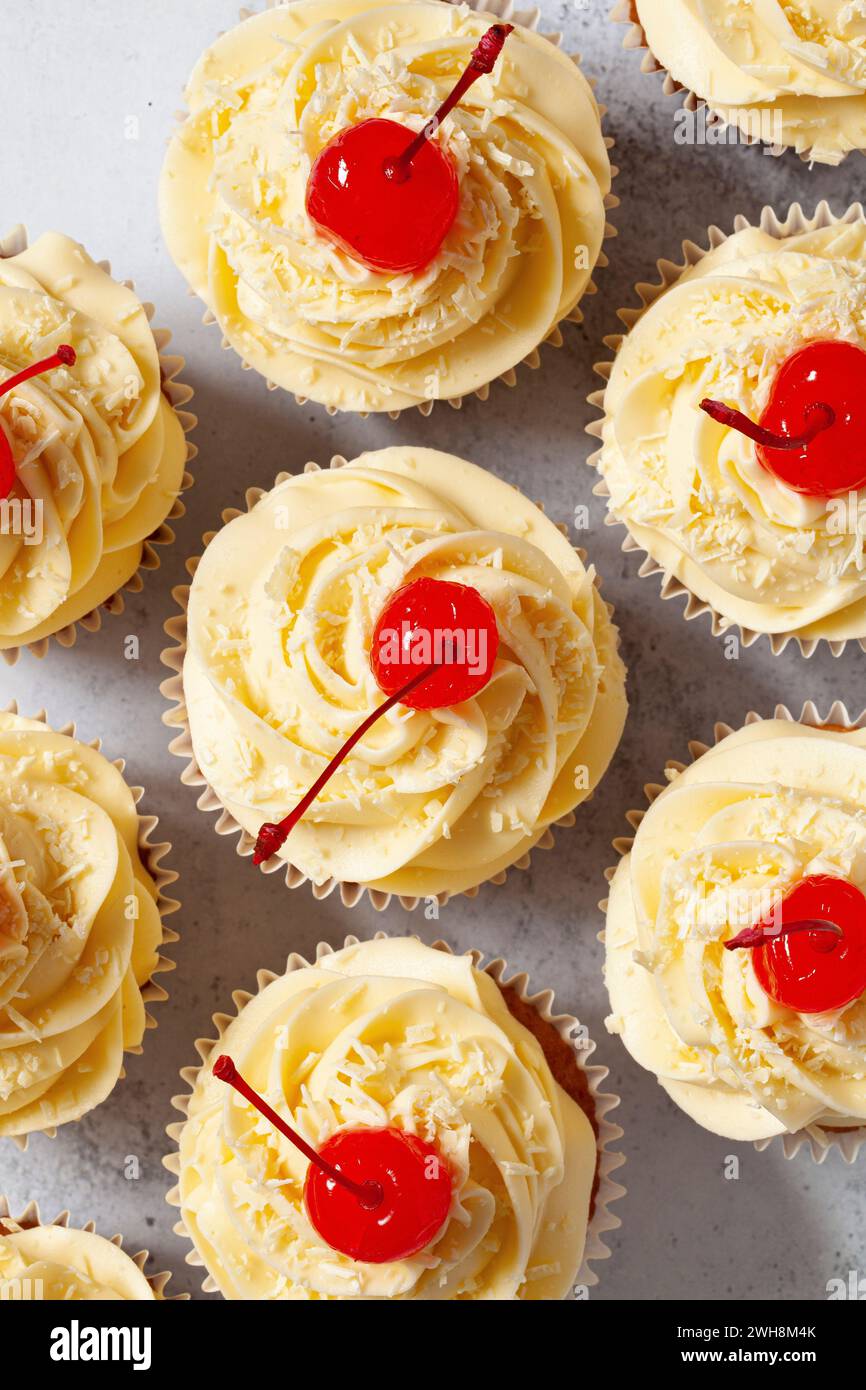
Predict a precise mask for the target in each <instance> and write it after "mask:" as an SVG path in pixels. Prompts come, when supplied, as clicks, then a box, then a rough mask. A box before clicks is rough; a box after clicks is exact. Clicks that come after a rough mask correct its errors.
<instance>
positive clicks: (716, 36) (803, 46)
mask: <svg viewBox="0 0 866 1390" xmlns="http://www.w3.org/2000/svg"><path fill="white" fill-rule="evenodd" d="M637 12H638V15H639V17H640V22H641V24H642V26H643V29H644V32H645V33H646V38H647V44H648V46H649V48H650V50H651V52H652V53H653V55H654V56H655V58H656V59H657V60H658V62H660V63H661V64H662V66H663V67H665V68H667V70H668V72H669V73H670V74H671V76H672V77H674V78H675V79H676V80H677V82H680V83H681V84H682V85H683V86H684V87H687V88H688V89H689V90H690V91H692V92H694V93H695V94H696V95H697V96H699V97H701V98H703V99H704V100H705V101H706V102H707V104H708V105H709V106H710V107H711V108H712V110H714V111H717V112H718V113H719V114H720V115H721V116H722V117H723V118H724V119H725V120H726V121H727V122H728V123H729V124H730V125H733V126H737V127H739V129H740V130H742V131H743V132H744V133H745V134H746V135H747V136H749V137H750V138H752V139H761V140H764V141H766V142H767V143H772V144H775V145H785V146H791V147H793V148H794V149H795V150H796V151H797V152H798V153H799V154H808V156H809V158H810V159H811V160H814V161H815V162H816V163H819V164H839V163H840V162H841V160H842V159H844V158H845V156H846V155H847V154H848V153H849V151H851V150H858V149H859V150H862V149H864V148H866V6H864V4H863V0H637Z"/></svg>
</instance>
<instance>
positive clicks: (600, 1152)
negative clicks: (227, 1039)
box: [163, 931, 626, 1297]
mask: <svg viewBox="0 0 866 1390" xmlns="http://www.w3.org/2000/svg"><path fill="white" fill-rule="evenodd" d="M389 935H390V933H389V932H383V931H380V932H376V934H375V936H374V937H373V940H375V941H381V940H383V939H384V938H386V937H387V936H389ZM416 939H417V938H416ZM359 940H360V939H359V938H358V937H357V936H347V937H346V939H345V941H344V942H343V946H344V947H345V946H357V945H358V944H359ZM433 949H434V950H437V951H445V952H447V953H448V954H449V955H454V954H457V953H456V952H454V951H452V948H451V947H450V946H449V945H448V943H447V942H446V941H434V942H433ZM333 954H334V948H333V947H332V946H330V945H329V944H328V943H327V942H325V941H320V942H319V944H318V946H317V947H316V959H315V962H313V963H315V964H318V962H319V961H321V960H323V959H324V958H325V957H327V956H330V955H333ZM467 954H468V955H470V956H471V957H472V962H473V965H474V966H475V967H476V969H478V970H483V971H484V972H485V974H487V975H489V976H490V977H491V979H493V980H495V982H496V984H497V985H499V986H500V988H503V989H504V988H510V989H513V990H514V991H515V992H516V994H517V996H518V998H519V999H520V1000H521V1001H522V1002H523V1003H524V1004H527V1005H529V1006H530V1007H531V1008H532V1009H534V1010H535V1012H536V1013H537V1014H538V1016H539V1018H540V1019H541V1020H542V1021H543V1022H544V1023H549V1024H550V1025H551V1027H553V1028H555V1029H556V1032H557V1033H558V1034H559V1036H560V1037H561V1038H562V1039H563V1041H565V1042H567V1043H568V1044H569V1046H570V1047H571V1048H572V1050H573V1052H574V1055H575V1057H576V1059H577V1065H578V1067H579V1069H580V1071H581V1073H582V1074H583V1076H584V1078H585V1080H586V1084H587V1087H588V1090H589V1094H590V1096H591V1097H592V1102H593V1106H594V1111H595V1114H594V1118H595V1127H596V1131H597V1132H596V1154H597V1168H596V1189H595V1193H594V1202H593V1209H592V1214H591V1216H590V1219H589V1224H588V1226H587V1233H586V1246H585V1249H584V1255H583V1262H582V1264H581V1266H580V1269H579V1271H578V1274H577V1277H576V1279H575V1281H574V1294H573V1297H577V1296H578V1293H580V1294H581V1295H583V1293H584V1291H585V1290H587V1289H591V1288H595V1286H596V1285H597V1284H598V1282H599V1276H598V1273H597V1272H596V1270H595V1269H594V1268H593V1265H597V1264H599V1263H600V1262H601V1261H603V1260H607V1259H609V1258H610V1254H611V1252H610V1249H609V1248H608V1246H607V1244H606V1242H605V1240H604V1236H605V1235H606V1233H607V1232H608V1231H615V1230H618V1229H619V1227H620V1226H621V1225H622V1222H621V1221H620V1219H619V1217H618V1216H616V1215H615V1214H614V1213H613V1212H612V1211H611V1207H612V1206H613V1204H614V1202H617V1201H619V1200H620V1198H622V1197H624V1196H625V1194H626V1189H625V1188H624V1187H623V1185H622V1183H620V1182H618V1181H617V1180H616V1179H615V1178H614V1176H613V1174H614V1173H615V1172H616V1170H617V1169H618V1168H621V1167H622V1165H623V1164H624V1163H625V1155H624V1154H622V1153H620V1152H619V1150H618V1148H617V1147H616V1145H617V1144H618V1143H619V1141H620V1139H621V1138H622V1136H623V1131H622V1128H621V1127H620V1126H619V1125H618V1124H615V1123H614V1122H613V1121H612V1120H611V1119H610V1118H609V1117H610V1114H611V1112H612V1111H613V1110H615V1109H616V1107H617V1106H618V1105H619V1104H620V1098H619V1096H616V1095H614V1094H613V1093H612V1092H609V1091H603V1090H602V1089H601V1087H602V1084H603V1083H604V1082H605V1081H606V1080H607V1077H608V1075H609V1072H608V1068H607V1067H602V1066H598V1065H590V1064H589V1059H590V1057H591V1056H592V1054H593V1053H594V1052H595V1050H596V1044H595V1043H594V1042H593V1041H592V1040H591V1039H590V1038H588V1037H587V1036H586V1035H585V1030H584V1028H583V1025H582V1024H581V1023H580V1022H579V1020H578V1019H576V1018H575V1017H574V1016H573V1015H572V1014H555V1013H554V1012H553V1003H554V995H553V990H551V989H546V990H538V991H536V992H535V993H530V986H529V976H528V975H527V974H526V972H525V971H521V972H520V973H519V974H516V975H509V974H508V969H509V967H508V963H507V961H505V960H504V959H503V958H502V957H501V956H499V957H497V958H496V959H495V960H491V961H488V963H487V964H486V965H484V964H482V962H483V959H484V956H483V953H482V952H481V951H469V952H467ZM310 964H311V962H310V961H308V960H306V959H305V958H304V957H303V956H301V955H299V954H298V953H297V952H296V951H293V952H292V953H291V954H290V955H289V957H288V959H287V961H286V969H285V972H284V973H286V974H288V973H289V972H290V971H294V970H302V969H304V968H305V967H307V966H309V965H310ZM278 978H279V976H278V975H277V974H275V973H274V971H272V970H260V971H259V972H258V974H257V975H256V989H255V992H254V993H253V992H248V991H246V990H235V992H234V993H233V995H232V1001H233V1003H234V1006H235V1013H234V1015H232V1014H225V1013H218V1014H214V1015H213V1024H214V1027H215V1029H216V1037H215V1038H198V1039H196V1043H195V1048H196V1051H197V1052H198V1054H199V1056H200V1057H201V1064H200V1065H199V1066H192V1067H183V1068H182V1069H181V1073H180V1075H181V1079H182V1081H183V1082H184V1085H185V1086H186V1087H187V1088H188V1093H185V1094H182V1095H177V1096H173V1097H172V1102H171V1103H172V1105H173V1107H174V1109H175V1110H179V1111H180V1113H181V1114H182V1115H183V1116H184V1117H186V1114H187V1109H188V1106H189V1102H190V1099H191V1096H192V1092H193V1089H194V1087H195V1084H196V1078H197V1077H198V1074H199V1072H200V1071H201V1070H202V1067H203V1066H206V1065H207V1063H208V1060H209V1058H210V1057H211V1055H212V1054H213V1052H214V1049H215V1048H218V1047H219V1044H220V1041H221V1039H222V1037H223V1034H224V1033H225V1031H226V1029H227V1028H228V1026H229V1024H230V1023H232V1022H233V1020H234V1018H235V1017H237V1016H238V1015H239V1014H240V1013H241V1012H242V1010H243V1009H244V1007H245V1005H246V1004H248V1003H249V1001H250V1000H251V999H253V998H254V997H255V995H256V994H261V992H262V990H263V989H265V988H266V987H267V986H268V985H269V984H271V983H272V982H273V981H274V980H276V979H278ZM184 1122H185V1118H184V1120H180V1121H176V1122H175V1123H174V1124H170V1125H168V1126H167V1128H166V1134H167V1135H168V1136H169V1138H170V1139H171V1140H172V1142H173V1143H174V1144H175V1146H176V1148H175V1149H174V1150H173V1151H172V1152H171V1153H170V1154H168V1155H167V1156H166V1157H165V1158H164V1159H163V1164H164V1166H165V1167H166V1168H167V1169H168V1170H169V1172H170V1173H173V1174H174V1176H175V1177H179V1176H180V1136H181V1132H182V1130H183V1126H184ZM166 1201H167V1202H168V1203H169V1205H170V1206H173V1207H180V1205H181V1202H180V1191H179V1188H178V1187H177V1186H175V1187H173V1188H172V1189H171V1190H170V1191H169V1192H168V1193H166ZM173 1229H174V1232H175V1234H176V1235H179V1236H182V1237H184V1239H186V1240H189V1241H191V1237H190V1234H189V1232H188V1231H187V1229H186V1227H185V1225H184V1224H183V1221H182V1220H180V1221H178V1222H177V1224H176V1225H175V1226H174V1228H173ZM185 1259H186V1263H187V1264H188V1265H192V1266H194V1267H195V1268H199V1269H206V1266H205V1262H204V1260H203V1259H202V1257H201V1256H200V1255H199V1253H198V1251H197V1250H196V1249H195V1247H193V1249H192V1250H191V1251H190V1252H189V1253H188V1254H187V1255H186V1257H185ZM202 1290H203V1292H204V1293H219V1288H218V1286H217V1284H216V1282H215V1281H214V1279H213V1278H212V1277H211V1275H210V1274H207V1275H206V1277H205V1279H204V1281H203V1283H202Z"/></svg>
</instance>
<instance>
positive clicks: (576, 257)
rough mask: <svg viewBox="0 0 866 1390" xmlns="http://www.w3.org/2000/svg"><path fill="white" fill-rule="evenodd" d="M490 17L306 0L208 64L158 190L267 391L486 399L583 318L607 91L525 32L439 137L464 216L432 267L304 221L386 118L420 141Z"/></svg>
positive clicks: (263, 21) (194, 268)
mask: <svg viewBox="0 0 866 1390" xmlns="http://www.w3.org/2000/svg"><path fill="white" fill-rule="evenodd" d="M490 20H491V17H490V16H485V15H479V14H476V13H474V12H473V11H471V10H470V9H469V8H468V7H467V6H465V5H452V4H445V3H439V0H424V3H421V2H420V0H399V2H398V3H389V4H383V5H375V4H371V3H370V0H297V2H296V3H294V4H290V5H281V6H279V7H278V8H276V9H269V10H268V11H267V12H266V13H263V14H256V15H253V16H251V17H250V18H248V19H246V20H245V21H244V23H242V24H241V25H240V26H239V27H238V28H236V29H233V30H231V32H230V33H228V34H225V35H223V37H222V38H220V39H219V40H218V41H217V42H216V43H215V44H214V45H213V47H212V48H210V49H208V51H207V52H206V53H205V54H204V56H203V57H202V59H201V60H200V62H199V64H198V66H197V67H196V69H195V71H194V72H193V74H192V77H191V79H190V82H189V84H188V87H187V90H186V99H187V104H188V106H189V112H190V114H189V117H188V119H187V120H186V121H185V122H184V123H183V124H182V125H181V127H180V128H179V130H178V132H177V134H176V135H175V136H174V138H173V140H172V143H171V146H170V149H169V153H168V157H167V160H166V163H165V168H164V172H163V178H162V184H161V195H160V203H161V215H162V224H163V230H164V234H165V238H166V241H167V243H168V247H169V250H170V252H171V254H172V256H173V257H174V259H175V261H176V262H177V264H178V266H179V267H180V269H181V270H182V271H183V273H184V275H185V276H186V278H187V280H188V281H189V283H190V285H191V286H192V287H193V289H194V290H195V291H196V293H197V294H199V295H200V296H201V298H202V299H203V300H204V301H205V303H206V304H207V306H208V308H209V309H210V310H211V311H212V312H213V313H214V314H215V315H216V318H217V320H218V321H219V324H220V327H221V328H222V330H223V333H224V335H225V337H226V338H227V339H228V341H229V343H231V345H232V346H233V347H234V348H235V350H236V351H237V352H238V353H240V355H241V356H242V357H243V358H244V360H245V361H246V362H248V363H249V364H250V365H251V366H253V367H255V368H256V369H257V370H258V371H259V372H261V373H263V374H264V375H265V376H266V377H267V378H268V379H269V380H270V381H273V382H275V383H276V384H277V385H278V386H282V387H284V388H286V389H287V390H290V391H293V392H295V393H296V394H297V395H300V396H302V397H310V398H311V399H313V400H315V401H319V402H320V403H322V404H324V405H327V406H330V407H334V408H338V409H342V410H363V411H368V410H369V411H381V410H389V411H394V410H400V409H403V408H404V407H407V406H412V405H419V404H423V403H424V402H428V401H431V400H437V399H450V398H455V397H459V396H462V395H464V394H466V393H468V392H472V391H475V390H477V389H479V388H481V387H483V386H485V385H486V384H487V383H488V382H490V381H492V380H493V379H494V378H495V377H497V376H499V375H500V374H502V373H504V372H506V371H508V370H510V369H511V368H512V367H514V366H515V365H516V364H517V363H518V362H520V361H521V360H522V359H523V358H524V357H526V356H527V354H529V353H531V352H532V351H533V350H534V349H535V348H536V347H538V345H539V344H540V343H541V342H543V341H544V339H545V338H547V337H548V336H549V335H550V333H551V332H552V331H553V329H554V328H555V327H556V325H557V323H558V322H559V321H560V320H561V319H563V318H564V317H566V316H567V315H568V314H570V313H571V312H572V310H573V309H574V308H575V306H576V305H577V303H578V300H579V299H580V297H581V295H582V294H583V292H584V290H585V289H586V286H587V284H588V281H589V277H590V274H591V272H592V268H593V267H594V265H595V264H596V261H597V260H598V256H599V252H600V249H601V243H602V238H603V236H604V228H605V198H606V196H607V194H608V193H609V191H610V180H611V172H610V162H609V159H608V154H607V148H606V145H605V141H604V138H603V136H602V133H601V125H600V117H599V110H598V106H597V104H596V101H595V98H594V96H593V94H592V90H591V88H590V86H589V84H588V82H587V81H586V79H585V78H584V77H583V75H582V73H581V72H580V69H579V68H578V67H577V65H576V64H575V63H574V62H573V61H572V60H571V59H570V58H568V57H567V56H566V55H564V54H563V53H561V52H559V50H558V49H557V48H556V46H555V45H554V44H553V43H551V42H549V41H548V40H547V39H545V38H543V37H540V36H539V35H537V34H535V33H533V32H531V31H530V30H528V29H524V28H522V27H520V26H518V27H517V28H516V30H515V32H514V33H513V34H512V35H511V36H510V37H509V40H508V43H507V44H506V46H505V51H504V53H503V56H502V58H501V59H500V61H499V62H498V63H497V66H496V69H495V71H494V72H493V74H491V75H490V76H489V77H484V78H482V79H481V80H480V81H478V82H476V83H475V84H474V85H473V86H472V88H471V90H470V92H469V93H468V94H467V96H466V98H465V99H464V101H463V102H461V104H460V105H459V106H458V107H457V108H456V109H455V110H454V111H453V112H452V113H451V115H450V116H449V117H448V118H447V119H446V120H445V122H444V123H443V125H442V127H441V130H440V133H439V135H438V136H437V138H438V139H440V140H441V141H442V143H443V146H444V148H445V149H446V150H447V152H448V154H449V155H450V156H451V157H452V159H453V161H454V163H455V166H456V169H457V173H458V178H459V182H460V209H459V212H458V217H457V221H456V222H455V224H454V226H453V228H452V229H451V231H450V232H449V234H448V237H447V238H446V240H445V243H444V244H443V246H442V248H441V250H440V252H439V253H438V254H437V256H436V257H435V258H434V260H433V261H432V262H431V264H430V265H429V266H428V267H427V268H426V269H425V270H424V271H422V272H420V273H418V274H385V273H380V272H374V271H370V270H367V269H365V268H364V267H363V266H361V265H360V264H358V263H357V262H356V261H354V260H353V259H351V258H350V257H348V256H347V255H346V254H345V253H344V252H343V251H340V250H338V249H337V248H336V247H335V246H333V245H332V244H331V243H330V242H329V241H327V240H326V239H325V238H324V237H323V236H322V235H321V233H319V232H318V231H317V230H316V228H315V227H314V225H313V223H312V222H311V221H310V219H309V218H308V217H307V214H306V211H305V205H304V200H305V192H306V184H307V179H308V175H309V171H310V168H311V166H312V162H313V160H314V159H315V157H316V155H317V154H318V153H319V151H320V150H321V149H322V147H323V146H324V145H325V144H327V143H328V141H329V140H331V139H332V138H333V136H335V135H336V134H338V133H339V132H340V131H341V130H343V129H345V127H346V126H348V125H353V124H356V123H357V122H359V121H361V120H365V119H368V118H370V117H380V118H382V117H384V118H387V119H391V120H395V121H397V122H399V123H400V124H403V125H405V126H406V128H407V130H409V131H418V130H420V129H421V128H422V127H423V126H424V124H425V123H426V121H427V120H428V119H429V117H430V116H431V115H432V114H433V112H434V111H435V110H436V108H437V106H438V105H439V104H440V103H441V101H442V100H443V99H444V98H445V96H446V95H447V94H448V92H449V91H450V90H451V88H452V87H453V85H454V83H455V82H456V80H457V78H458V77H459V75H460V73H461V72H462V70H463V68H464V67H465V65H466V63H467V62H468V60H469V57H470V54H471V52H472V49H473V47H474V46H475V45H476V43H477V42H478V40H479V38H480V37H481V35H482V34H483V33H484V32H485V30H486V29H487V27H488V25H489V23H490Z"/></svg>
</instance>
